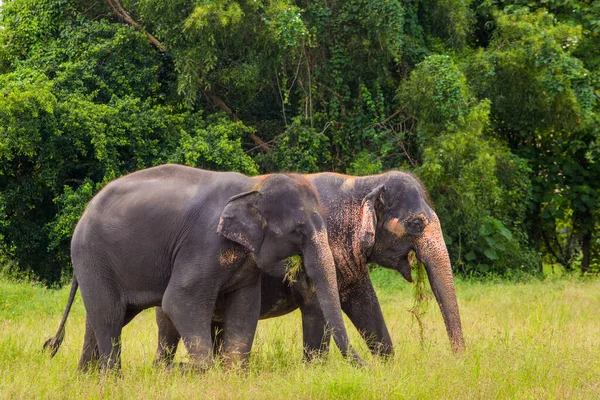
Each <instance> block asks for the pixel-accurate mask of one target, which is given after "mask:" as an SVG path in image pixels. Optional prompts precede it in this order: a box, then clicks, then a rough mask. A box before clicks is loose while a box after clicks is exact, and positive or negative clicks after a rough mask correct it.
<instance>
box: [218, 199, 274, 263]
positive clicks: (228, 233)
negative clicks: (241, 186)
mask: <svg viewBox="0 0 600 400" xmlns="http://www.w3.org/2000/svg"><path fill="white" fill-rule="evenodd" d="M260 197H261V194H260V193H259V192H257V191H251V192H246V193H242V194H238V195H236V196H233V197H231V198H230V199H229V201H228V202H227V205H226V206H225V209H223V212H222V213H221V219H220V220H219V227H218V228H217V233H218V234H219V235H222V236H224V237H226V238H227V239H229V240H231V241H234V242H236V243H239V244H241V245H242V246H244V247H245V248H247V249H248V250H250V251H251V252H252V253H256V252H257V251H258V249H260V246H261V245H262V241H263V236H264V233H263V231H264V227H265V226H266V224H267V221H266V220H265V218H264V217H263V216H262V214H261V213H260V211H259V210H258V208H256V204H257V202H258V199H259V198H260Z"/></svg>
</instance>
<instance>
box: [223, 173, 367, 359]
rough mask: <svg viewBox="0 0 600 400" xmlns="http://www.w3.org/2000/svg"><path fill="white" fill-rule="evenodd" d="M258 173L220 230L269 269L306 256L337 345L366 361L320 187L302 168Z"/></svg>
mask: <svg viewBox="0 0 600 400" xmlns="http://www.w3.org/2000/svg"><path fill="white" fill-rule="evenodd" d="M255 179H256V180H257V184H256V185H255V187H254V188H253V189H254V190H252V191H249V192H246V193H242V194H240V195H237V196H234V197H232V198H230V199H229V202H228V204H227V206H226V207H225V209H224V210H223V212H222V214H221V220H220V223H219V227H218V231H217V232H218V233H219V234H221V235H223V236H224V237H226V238H228V239H230V240H232V241H234V242H236V243H238V244H240V245H242V246H244V247H245V248H246V249H247V250H248V251H250V252H251V253H252V254H253V256H254V259H255V261H256V264H257V266H258V267H259V268H260V269H261V270H263V271H268V272H270V271H269V269H270V268H272V266H273V265H281V263H278V262H279V261H281V260H283V259H286V258H288V257H290V256H293V255H300V256H302V258H303V260H304V268H305V270H306V274H307V275H308V276H309V277H310V278H311V280H312V282H313V285H314V289H315V292H316V295H317V298H318V301H319V303H320V305H321V307H322V310H323V313H324V315H325V318H326V320H327V324H328V329H330V330H331V332H332V334H333V337H334V340H335V342H336V344H337V346H338V347H339V349H340V351H341V352H342V354H343V355H344V356H351V357H353V358H354V360H356V361H358V362H361V361H362V360H361V359H360V357H359V356H358V354H356V352H355V351H354V350H353V349H352V347H351V346H350V344H349V341H348V336H347V333H346V329H345V327H344V322H343V319H342V314H341V307H340V299H339V294H338V290H337V280H336V270H335V264H334V260H333V256H332V253H331V249H330V247H329V243H328V237H327V227H326V224H325V221H324V220H323V217H322V215H321V212H322V208H321V205H320V203H319V198H318V195H317V192H316V190H315V188H314V187H313V186H312V184H311V183H309V182H308V181H307V180H306V179H305V178H304V177H302V176H301V175H296V174H277V175H268V176H266V177H258V178H255Z"/></svg>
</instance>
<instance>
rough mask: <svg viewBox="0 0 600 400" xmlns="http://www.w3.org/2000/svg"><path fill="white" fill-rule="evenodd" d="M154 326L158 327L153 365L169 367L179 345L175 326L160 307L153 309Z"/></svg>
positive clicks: (179, 337) (178, 336)
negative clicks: (154, 315) (154, 316)
mask: <svg viewBox="0 0 600 400" xmlns="http://www.w3.org/2000/svg"><path fill="white" fill-rule="evenodd" d="M155 312H156V324H157V325H158V347H157V349H156V356H155V357H154V365H165V366H170V365H171V364H172V363H173V359H174V358H175V353H176V352H177V346H178V345H179V339H181V335H179V331H177V328H176V327H175V324H173V322H172V321H171V319H170V318H169V317H168V316H167V314H165V312H164V311H163V310H162V308H160V307H155Z"/></svg>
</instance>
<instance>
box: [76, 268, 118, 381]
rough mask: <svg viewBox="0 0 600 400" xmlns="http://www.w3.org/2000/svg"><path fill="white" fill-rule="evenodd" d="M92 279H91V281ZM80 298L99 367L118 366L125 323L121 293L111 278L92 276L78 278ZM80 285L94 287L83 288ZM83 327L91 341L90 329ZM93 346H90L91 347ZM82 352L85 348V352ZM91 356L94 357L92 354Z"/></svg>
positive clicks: (113, 367) (110, 367)
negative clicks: (100, 278)
mask: <svg viewBox="0 0 600 400" xmlns="http://www.w3.org/2000/svg"><path fill="white" fill-rule="evenodd" d="M86 270H97V271H102V270H103V269H102V268H95V269H94V268H92V267H91V266H88V268H86ZM92 279H93V280H92ZM78 280H79V283H80V286H81V288H82V290H81V297H82V299H83V303H84V305H85V310H86V314H87V315H86V321H87V322H86V327H87V326H88V322H89V325H91V328H92V329H93V335H94V337H95V340H96V343H97V346H98V354H99V359H98V368H99V369H101V370H104V369H116V370H120V369H121V330H122V329H123V324H124V323H125V318H126V314H127V306H126V304H125V303H124V302H123V301H122V300H121V296H120V292H119V290H118V288H117V287H116V286H115V284H114V283H113V282H112V281H110V280H97V279H94V277H93V276H91V275H90V276H89V277H88V276H85V275H84V276H83V277H78ZM83 288H93V290H90V291H86V290H84V289H83ZM88 331H89V330H88V329H87V328H86V338H87V341H88V342H90V344H91V341H92V336H91V332H89V333H88ZM91 348H93V347H91ZM84 353H85V351H84ZM82 358H83V359H84V360H83V363H80V368H84V369H85V368H86V366H85V364H89V363H87V362H86V360H87V359H88V358H90V356H89V355H86V357H83V354H82ZM92 358H93V357H92Z"/></svg>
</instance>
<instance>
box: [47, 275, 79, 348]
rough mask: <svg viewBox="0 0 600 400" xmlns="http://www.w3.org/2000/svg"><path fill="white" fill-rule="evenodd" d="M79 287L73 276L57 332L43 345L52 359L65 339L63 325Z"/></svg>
mask: <svg viewBox="0 0 600 400" xmlns="http://www.w3.org/2000/svg"><path fill="white" fill-rule="evenodd" d="M78 287H79V283H77V278H75V275H73V282H72V283H71V293H69V300H68V301H67V308H66V309H65V312H64V313H63V317H62V320H61V321H60V325H59V326H58V331H57V332H56V335H54V337H52V338H50V339H48V340H46V343H44V350H50V357H54V355H55V354H56V352H57V351H58V349H59V348H60V345H61V343H62V341H63V339H64V338H65V323H66V322H67V317H68V316H69V311H71V306H72V305H73V300H75V293H77V288H78Z"/></svg>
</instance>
